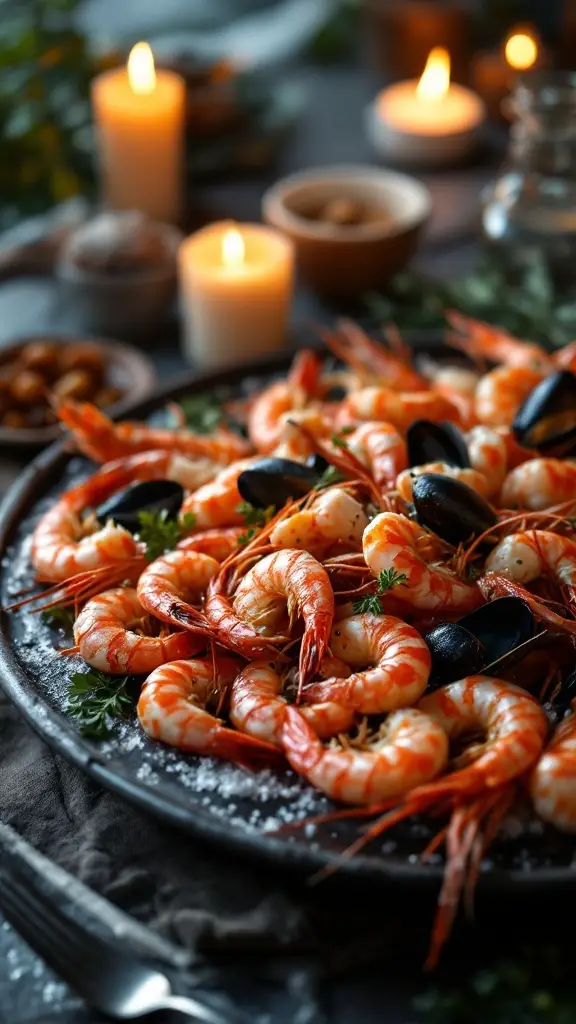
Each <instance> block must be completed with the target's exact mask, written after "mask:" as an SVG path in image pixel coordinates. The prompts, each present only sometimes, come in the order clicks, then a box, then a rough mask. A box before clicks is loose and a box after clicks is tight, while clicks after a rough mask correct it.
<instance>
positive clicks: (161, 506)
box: [95, 480, 184, 533]
mask: <svg viewBox="0 0 576 1024" xmlns="http://www.w3.org/2000/svg"><path fill="white" fill-rule="evenodd" d="M183 500H184V491H183V489H182V487H181V486H180V484H176V483H174V482H173V481H172V480H146V481H145V482H144V483H140V484H131V485H130V487H126V488H125V490H123V491H118V493H117V494H113V495H112V497H111V498H108V501H104V502H102V504H101V505H99V506H98V508H97V509H95V513H96V518H97V520H98V522H99V523H102V525H104V524H105V523H106V522H107V521H108V520H109V519H113V520H114V522H115V523H117V524H118V526H123V527H124V529H125V530H130V533H138V530H139V529H140V522H139V519H138V513H139V512H162V511H163V510H166V512H167V514H168V518H169V519H176V517H177V515H178V512H179V511H180V508H181V505H182V502H183Z"/></svg>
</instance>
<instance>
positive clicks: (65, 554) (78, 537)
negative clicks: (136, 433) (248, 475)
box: [30, 451, 191, 583]
mask: <svg viewBox="0 0 576 1024" xmlns="http://www.w3.org/2000/svg"><path fill="white" fill-rule="evenodd" d="M190 467H191V464H190V463H189V462H188V460H186V459H182V458H180V457H178V456H175V455H174V453H173V452H165V451H155V452H142V453H140V454H139V455H134V456H131V457H129V458H126V459H119V460H118V461H116V462H112V463H110V465H108V466H104V467H103V468H102V469H100V470H99V471H98V472H97V473H94V474H93V476H91V477H89V478H88V479H87V480H84V481H83V482H82V483H81V484H78V485H77V486H76V487H72V488H71V489H70V490H68V491H65V492H64V494H62V495H61V497H60V498H59V499H58V501H57V502H56V503H55V504H54V505H53V506H52V508H50V509H49V510H48V511H47V512H46V513H45V514H44V515H43V516H42V518H41V519H40V522H39V523H38V525H37V526H36V528H35V530H34V534H33V537H32V550H31V554H30V560H31V562H32V565H33V566H34V568H35V570H36V573H37V576H38V579H40V580H44V581H54V582H59V581H61V580H67V579H69V578H70V577H71V576H74V575H75V574H77V573H80V572H83V571H84V570H87V569H96V568H99V567H100V566H104V565H114V564H117V565H118V567H119V572H120V575H119V577H118V579H117V580H116V582H118V583H120V582H121V581H122V579H123V576H122V572H121V569H122V567H123V566H128V564H129V563H130V562H131V561H132V560H133V559H134V558H136V557H137V555H138V554H139V552H140V547H139V545H138V543H137V542H136V540H135V539H134V537H133V536H132V534H130V533H128V531H127V530H125V529H123V528H122V527H121V526H115V525H114V524H113V523H107V524H106V525H105V526H104V527H101V528H99V526H98V523H97V522H96V520H95V518H94V517H93V516H87V517H86V518H84V519H83V518H82V513H83V512H85V511H86V510H87V509H91V508H94V507H96V506H98V505H100V504H101V503H102V502H103V501H105V500H106V499H107V498H109V497H110V496H111V495H112V494H115V493H116V492H117V491H119V490H122V488H124V487H126V486H127V485H128V484H131V483H135V482H136V481H144V480H158V479H162V478H167V479H170V480H176V481H177V482H179V483H181V482H183V480H184V477H186V478H188V479H190V476H189V474H190V471H191V469H190ZM111 582H113V581H112V580H110V583H111Z"/></svg>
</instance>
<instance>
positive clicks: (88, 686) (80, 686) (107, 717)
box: [67, 669, 134, 740]
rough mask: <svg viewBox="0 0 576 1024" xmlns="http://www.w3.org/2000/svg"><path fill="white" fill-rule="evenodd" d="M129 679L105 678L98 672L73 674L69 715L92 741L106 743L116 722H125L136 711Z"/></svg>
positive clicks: (69, 689)
mask: <svg viewBox="0 0 576 1024" xmlns="http://www.w3.org/2000/svg"><path fill="white" fill-rule="evenodd" d="M129 682H130V680H129V678H128V677H125V678H120V679H119V678H118V677H115V676H107V675H104V673H103V672H98V671H97V670H95V669H90V670H89V671H88V672H74V673H73V674H72V676H71V677H70V683H69V685H68V697H69V700H68V707H67V712H68V714H69V715H70V716H71V717H72V718H75V719H76V721H77V722H78V724H79V726H80V732H81V733H82V735H83V736H86V737H88V738H89V739H98V740H101V739H105V738H106V736H108V735H109V734H110V729H111V723H112V721H113V720H114V719H126V718H128V717H129V715H130V713H131V711H132V710H133V708H134V698H133V697H132V695H131V693H130V692H129V690H128V685H129Z"/></svg>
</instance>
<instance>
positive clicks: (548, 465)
mask: <svg viewBox="0 0 576 1024" xmlns="http://www.w3.org/2000/svg"><path fill="white" fill-rule="evenodd" d="M571 498H574V499H575V500H576V462H571V461H568V460H564V459H552V458H548V459H530V460H529V461H528V462H523V463H522V464H521V465H520V466H516V468H515V469H513V470H512V472H511V473H509V474H508V476H507V477H506V479H505V480H504V483H503V485H502V491H501V494H500V502H501V504H502V505H503V506H504V508H520V509H529V510H530V511H535V512H538V511H540V510H541V509H545V508H549V507H550V506H551V505H560V504H562V502H565V501H570V499H571Z"/></svg>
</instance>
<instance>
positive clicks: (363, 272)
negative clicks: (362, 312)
mask: <svg viewBox="0 0 576 1024" xmlns="http://www.w3.org/2000/svg"><path fill="white" fill-rule="evenodd" d="M340 199H344V200H349V201H351V202H353V203H357V204H360V206H361V207H362V208H363V209H364V210H365V211H366V220H365V221H364V222H361V223H358V224H348V225H341V224H337V223H332V222H329V221H326V220H322V219H319V218H318V216H317V214H318V211H319V210H321V209H322V208H323V207H325V205H326V204H327V203H331V202H333V201H334V200H340ZM431 207H432V200H431V197H430V193H429V192H428V190H427V189H426V188H425V187H424V185H422V184H421V183H420V182H419V181H416V180H415V179H414V178H410V177H408V176H407V175H405V174H397V173H395V172H392V171H387V170H382V169H380V168H377V167H369V166H366V167H362V166H358V167H353V166H352V167H328V168H315V169H313V170H310V171H303V172H300V173H298V174H292V175H290V176H289V177H287V178H283V179H282V180H281V181H279V182H277V184H276V185H273V186H272V188H270V189H269V190H268V191H267V192H266V193H265V195H264V198H263V200H262V216H263V219H264V220H265V221H267V223H268V224H272V225H273V226H274V227H276V228H278V230H280V231H282V232H283V233H284V234H285V235H287V236H288V237H289V238H290V239H291V240H292V242H293V243H294V246H295V249H296V258H297V261H298V265H299V268H300V271H301V273H302V276H303V277H304V278H305V279H306V281H307V282H308V284H310V285H311V287H312V288H313V289H314V290H315V291H317V292H320V293H321V294H322V295H325V296H327V297H330V298H342V299H351V298H357V297H358V296H360V295H362V294H363V293H365V292H369V291H373V290H375V289H380V288H383V287H384V285H386V283H387V282H388V281H389V280H390V278H391V277H393V275H394V274H396V273H398V272H399V271H400V270H403V268H404V267H405V266H406V264H407V263H408V261H409V260H410V258H411V257H412V256H413V254H414V252H415V250H416V248H417V245H418V241H419V239H420V235H421V232H422V229H423V227H424V225H425V223H426V221H427V220H428V217H429V216H430V212H431Z"/></svg>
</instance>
